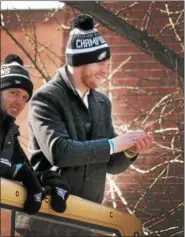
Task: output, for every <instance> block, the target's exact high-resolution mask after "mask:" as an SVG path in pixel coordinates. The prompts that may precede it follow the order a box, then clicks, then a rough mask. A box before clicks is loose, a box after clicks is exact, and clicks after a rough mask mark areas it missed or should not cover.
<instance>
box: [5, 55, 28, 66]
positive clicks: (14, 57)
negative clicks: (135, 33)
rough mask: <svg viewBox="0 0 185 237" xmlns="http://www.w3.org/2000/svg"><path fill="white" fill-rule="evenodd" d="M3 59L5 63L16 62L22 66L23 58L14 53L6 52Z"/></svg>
mask: <svg viewBox="0 0 185 237" xmlns="http://www.w3.org/2000/svg"><path fill="white" fill-rule="evenodd" d="M4 61H5V64H10V63H13V62H17V63H19V64H20V65H22V66H24V63H23V60H22V59H21V58H20V57H19V56H18V55H16V54H8V55H7V56H6V58H5V60H4Z"/></svg>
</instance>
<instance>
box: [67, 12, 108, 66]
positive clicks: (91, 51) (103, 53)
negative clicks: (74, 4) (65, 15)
mask: <svg viewBox="0 0 185 237" xmlns="http://www.w3.org/2000/svg"><path fill="white" fill-rule="evenodd" d="M109 58H110V48H109V46H108V44H107V43H106V42H105V40H104V39H103V37H102V36H101V35H100V34H99V32H98V31H97V29H95V28H94V22H93V18H92V17H91V16H90V15H87V14H82V15H79V16H77V17H76V18H75V19H74V21H73V29H72V31H71V32H70V36H69V40H68V43H67V46H66V64H67V65H70V66H73V67H77V66H80V65H85V64H90V63H98V62H102V61H105V60H107V59H109Z"/></svg>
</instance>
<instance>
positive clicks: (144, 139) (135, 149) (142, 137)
mask: <svg viewBox="0 0 185 237" xmlns="http://www.w3.org/2000/svg"><path fill="white" fill-rule="evenodd" d="M153 128H154V123H153V122H152V123H149V124H147V125H146V126H145V127H144V129H143V130H140V131H128V132H125V133H123V134H121V135H119V136H117V137H115V138H113V141H114V143H115V152H121V151H126V152H128V153H132V154H141V153H148V152H149V151H150V149H151V146H152V143H153V141H154V135H153V132H152V130H153Z"/></svg>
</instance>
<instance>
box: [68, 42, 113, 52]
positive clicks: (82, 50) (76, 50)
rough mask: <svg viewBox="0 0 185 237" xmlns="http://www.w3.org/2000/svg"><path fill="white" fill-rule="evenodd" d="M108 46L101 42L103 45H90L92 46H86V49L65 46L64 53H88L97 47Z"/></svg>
mask: <svg viewBox="0 0 185 237" xmlns="http://www.w3.org/2000/svg"><path fill="white" fill-rule="evenodd" d="M106 47H107V48H108V47H109V46H108V44H103V45H99V46H96V47H92V48H87V49H70V48H67V49H66V53H69V54H78V53H89V52H93V51H96V50H98V49H102V48H106Z"/></svg>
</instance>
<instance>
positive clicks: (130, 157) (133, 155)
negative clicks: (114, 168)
mask: <svg viewBox="0 0 185 237" xmlns="http://www.w3.org/2000/svg"><path fill="white" fill-rule="evenodd" d="M124 153H125V156H126V158H128V159H132V158H134V157H135V156H137V155H138V154H135V153H131V152H127V151H124Z"/></svg>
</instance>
